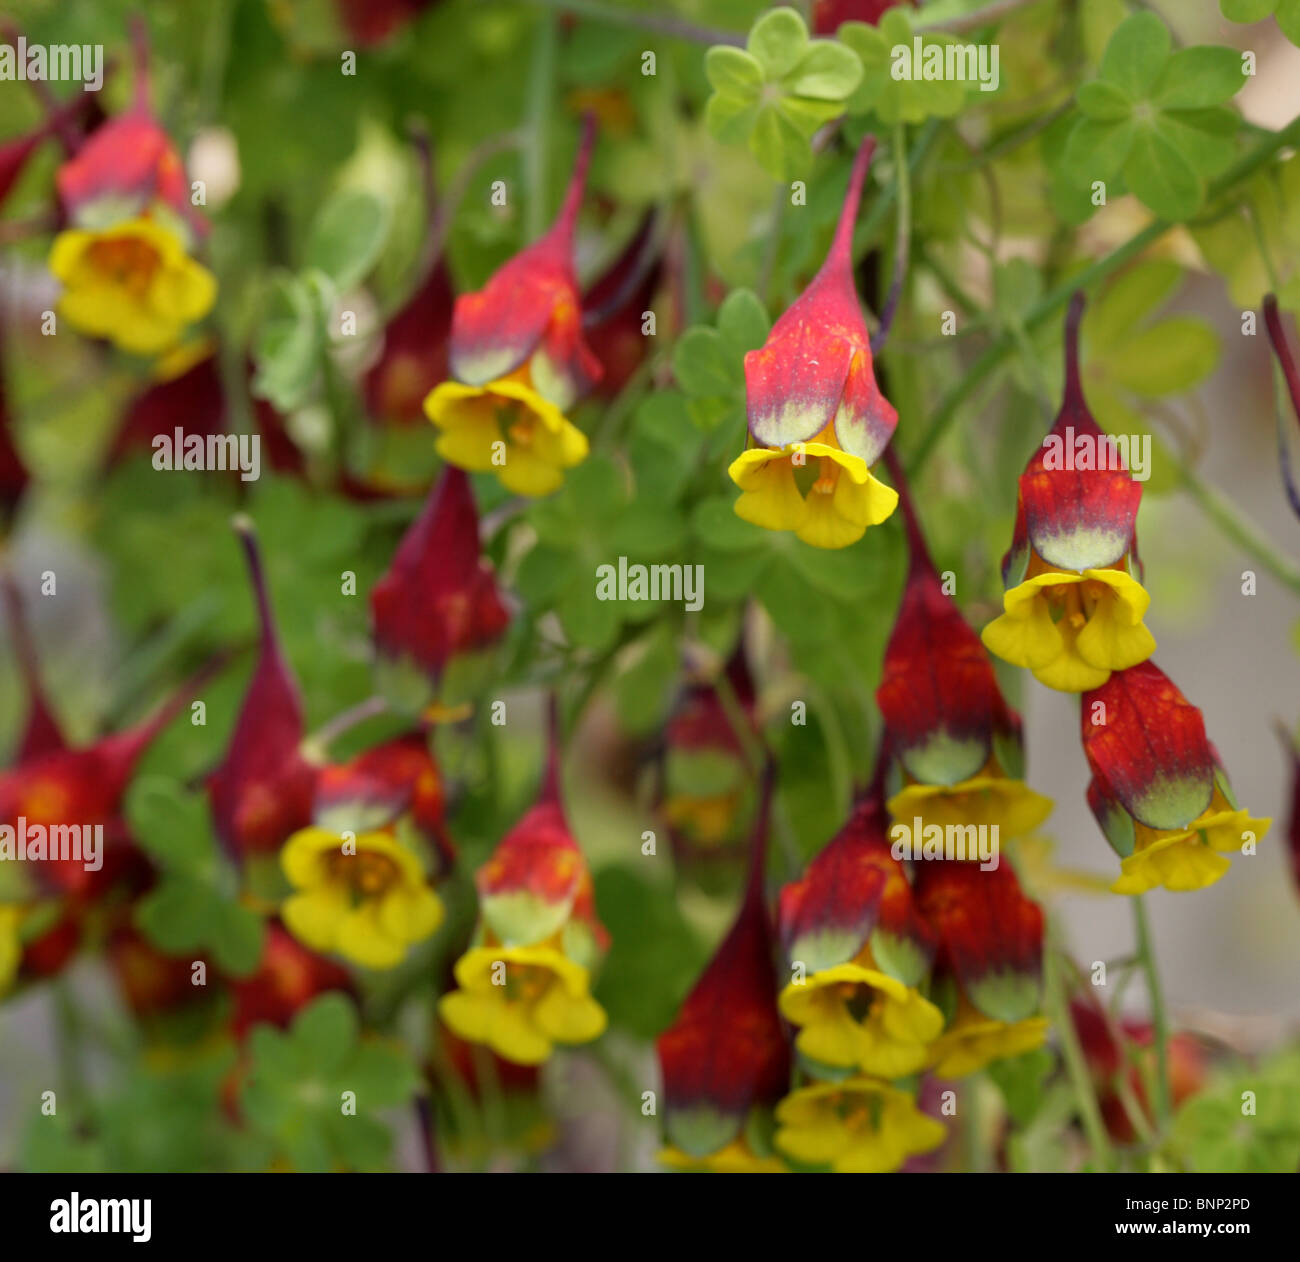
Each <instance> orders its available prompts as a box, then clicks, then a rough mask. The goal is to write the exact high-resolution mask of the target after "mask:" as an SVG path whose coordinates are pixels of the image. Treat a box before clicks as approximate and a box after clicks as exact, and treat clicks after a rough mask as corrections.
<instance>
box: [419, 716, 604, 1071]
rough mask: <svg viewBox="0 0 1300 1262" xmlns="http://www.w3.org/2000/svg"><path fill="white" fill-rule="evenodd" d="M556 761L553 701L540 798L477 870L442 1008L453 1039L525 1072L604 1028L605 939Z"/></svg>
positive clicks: (589, 1038) (557, 756) (444, 1020)
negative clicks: (468, 941) (600, 980)
mask: <svg viewBox="0 0 1300 1262" xmlns="http://www.w3.org/2000/svg"><path fill="white" fill-rule="evenodd" d="M559 756H560V755H559V734H558V717H557V715H556V713H555V705H554V703H553V702H552V706H551V720H550V737H549V750H548V754H547V770H546V775H545V778H544V781H543V786H542V792H541V796H540V797H539V799H538V801H537V804H536V805H535V806H533V807H532V809H531V810H529V811H528V812H527V813H526V814H525V815H524V817H523V818H522V819H521V820H520V821H519V822H518V823H517V824H516V825H515V826H514V828H512V829H511V830H510V832H508V833H507V834H506V835H505V837H503V838H502V839H501V841H500V843H499V844H498V845H497V848H496V850H495V851H494V852H493V854H492V857H491V858H490V859H489V860H488V861H487V863H485V864H484V865H483V867H481V868H480V869H479V871H478V874H477V876H476V878H475V884H476V886H477V888H478V895H479V926H478V930H477V933H476V935H475V939H476V940H475V943H474V945H473V946H471V947H470V949H469V950H468V951H466V952H465V954H464V955H462V956H461V957H460V959H459V960H458V961H457V962H456V967H455V978H456V984H457V989H456V990H453V991H451V992H450V993H449V994H446V995H443V997H442V998H441V999H440V1000H439V1001H438V1015H439V1016H440V1017H441V1018H442V1020H443V1022H444V1023H445V1024H446V1025H447V1027H448V1029H450V1030H451V1032H452V1033H453V1034H455V1035H456V1036H457V1037H459V1038H462V1039H465V1040H466V1041H468V1042H471V1043H485V1044H487V1046H488V1047H490V1048H491V1049H492V1051H494V1052H495V1053H496V1054H497V1055H498V1056H503V1057H505V1059H506V1060H510V1061H514V1062H515V1063H517V1064H521V1065H536V1064H540V1063H541V1062H542V1061H544V1060H547V1059H548V1058H549V1057H550V1055H551V1053H552V1052H553V1051H554V1047H555V1044H556V1043H588V1042H591V1041H592V1040H593V1039H597V1038H599V1037H600V1035H601V1034H603V1033H604V1030H605V1025H606V1017H605V1010H604V1009H603V1008H602V1007H601V1006H600V1005H599V1004H598V1003H597V1002H596V1001H595V1000H594V999H593V998H592V997H591V993H590V984H591V969H592V968H593V967H594V965H595V963H596V961H597V959H598V958H599V955H600V953H601V952H602V951H603V950H604V948H605V946H606V944H607V942H608V934H607V933H606V932H605V928H604V926H603V925H602V924H601V923H600V921H599V919H598V918H597V915H596V904H595V890H594V886H593V884H592V880H591V873H590V871H589V870H588V868H587V863H586V860H585V859H584V858H583V854H582V851H581V850H579V848H578V843H577V842H576V841H575V840H574V838H573V834H572V832H571V831H570V829H569V825H568V821H567V820H566V819H565V817H564V807H563V805H562V803H561V801H560V765H559Z"/></svg>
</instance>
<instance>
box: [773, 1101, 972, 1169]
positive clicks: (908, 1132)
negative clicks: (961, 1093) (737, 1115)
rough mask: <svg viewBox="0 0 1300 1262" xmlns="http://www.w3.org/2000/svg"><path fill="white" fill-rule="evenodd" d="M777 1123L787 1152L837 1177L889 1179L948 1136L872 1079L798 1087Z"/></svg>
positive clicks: (781, 1144) (779, 1144) (778, 1137)
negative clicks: (889, 1175) (906, 1163)
mask: <svg viewBox="0 0 1300 1262" xmlns="http://www.w3.org/2000/svg"><path fill="white" fill-rule="evenodd" d="M776 1124H777V1131H776V1139H775V1142H776V1146H777V1147H778V1148H779V1149H780V1150H781V1151H782V1152H783V1153H785V1154H786V1155H787V1156H789V1157H791V1158H792V1159H793V1160H795V1161H798V1162H801V1163H803V1164H805V1165H811V1166H829V1167H830V1169H831V1170H832V1171H833V1172H834V1173H836V1174H887V1173H889V1172H890V1171H892V1170H897V1169H898V1168H899V1167H900V1166H901V1165H902V1164H903V1163H904V1162H905V1161H906V1160H907V1159H908V1158H909V1157H914V1156H917V1155H919V1154H921V1153H926V1152H932V1151H933V1150H934V1149H936V1148H938V1147H939V1145H940V1144H942V1143H943V1141H944V1139H945V1138H946V1137H947V1130H946V1129H945V1128H944V1126H943V1124H942V1123H941V1122H938V1121H936V1120H935V1119H934V1118H932V1117H929V1116H927V1115H926V1114H924V1113H922V1112H921V1110H920V1109H918V1108H917V1107H916V1102H915V1100H913V1099H912V1097H911V1096H910V1095H908V1094H907V1092H905V1091H900V1090H898V1089H897V1088H896V1087H891V1086H890V1085H889V1084H888V1083H885V1082H880V1081H878V1080H876V1079H873V1078H850V1079H848V1080H847V1081H845V1082H822V1083H814V1084H812V1085H810V1086H807V1087H800V1088H799V1090H798V1091H793V1092H791V1093H790V1095H788V1096H787V1097H786V1098H785V1099H784V1100H782V1101H781V1103H780V1104H779V1105H778V1106H777V1110H776Z"/></svg>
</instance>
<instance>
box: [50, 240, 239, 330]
mask: <svg viewBox="0 0 1300 1262" xmlns="http://www.w3.org/2000/svg"><path fill="white" fill-rule="evenodd" d="M49 268H50V271H51V272H52V273H53V274H54V276H55V277H56V278H57V279H58V280H60V281H61V282H62V283H63V294H62V296H61V297H60V299H59V301H58V306H57V309H58V312H59V314H60V315H62V316H63V317H64V318H65V319H66V320H67V321H68V322H69V323H70V324H72V325H73V326H74V327H75V328H78V329H80V330H82V331H83V332H85V333H88V334H90V335H91V336H93V337H104V338H107V339H109V341H111V342H112V343H113V344H114V345H116V346H118V347H120V348H121V349H122V350H124V351H128V352H130V353H132V354H138V355H154V354H158V353H160V352H163V351H166V350H168V349H169V348H171V347H172V346H174V345H175V344H176V343H177V342H178V341H179V340H180V337H181V334H182V333H183V332H184V330H185V329H186V327H187V326H189V325H190V324H192V323H194V322H195V321H196V320H199V319H202V317H203V316H205V315H207V313H208V312H209V311H210V310H211V309H212V305H213V303H214V302H215V301H216V294H217V286H216V281H215V280H214V279H213V276H212V274H211V272H209V271H208V270H207V269H206V268H204V267H203V266H201V265H200V264H199V263H196V262H195V261H194V260H193V259H191V258H190V257H189V256H188V255H187V254H186V253H185V250H184V248H183V246H182V245H181V242H180V240H179V239H178V238H177V237H176V236H174V235H173V234H172V233H171V232H169V231H168V230H167V229H166V228H164V227H163V226H162V225H161V224H159V223H158V222H156V221H155V220H153V219H150V218H148V217H147V216H141V217H139V218H136V219H129V220H125V221H123V222H122V223H117V224H113V225H112V226H111V227H108V228H102V229H95V230H91V229H85V228H70V229H68V230H66V231H64V232H61V233H59V235H58V236H57V237H56V238H55V239H54V244H53V245H52V246H51V248H50V257H49Z"/></svg>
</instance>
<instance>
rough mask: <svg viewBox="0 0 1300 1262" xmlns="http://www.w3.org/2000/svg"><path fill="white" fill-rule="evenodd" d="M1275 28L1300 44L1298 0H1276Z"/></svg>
mask: <svg viewBox="0 0 1300 1262" xmlns="http://www.w3.org/2000/svg"><path fill="white" fill-rule="evenodd" d="M1277 29H1278V30H1279V31H1281V32H1282V34H1283V35H1285V36H1286V37H1287V39H1289V40H1290V41H1291V42H1292V43H1293V44H1296V45H1300V0H1278V6H1277Z"/></svg>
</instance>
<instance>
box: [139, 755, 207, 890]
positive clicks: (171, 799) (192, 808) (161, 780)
mask: <svg viewBox="0 0 1300 1262" xmlns="http://www.w3.org/2000/svg"><path fill="white" fill-rule="evenodd" d="M126 817H127V820H128V821H129V822H130V824H131V832H132V835H133V836H134V837H135V839H136V841H137V842H138V843H139V844H140V846H141V847H142V848H143V849H144V850H145V851H147V852H148V853H149V854H150V855H151V856H152V857H153V858H154V859H156V860H158V861H159V862H160V863H161V864H162V865H163V866H164V867H167V868H174V869H179V870H182V871H190V872H192V871H194V870H196V869H198V868H200V867H202V866H203V865H204V864H205V863H208V862H210V861H211V859H212V857H213V843H212V830H211V824H210V822H209V816H208V810H207V804H206V802H205V801H204V798H203V795H202V794H200V793H188V794H187V793H185V792H184V790H183V789H182V788H181V786H180V785H179V784H177V782H176V781H175V780H172V779H170V778H168V777H164V776H139V777H137V779H136V780H135V781H134V783H133V784H132V785H131V787H130V789H129V790H128V791H127V796H126Z"/></svg>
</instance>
